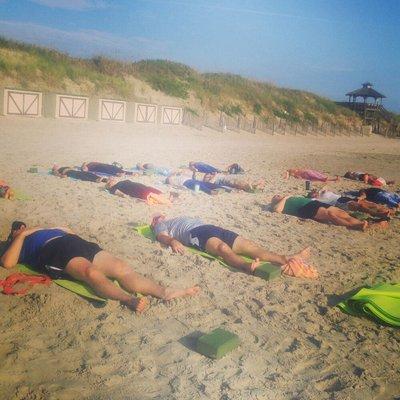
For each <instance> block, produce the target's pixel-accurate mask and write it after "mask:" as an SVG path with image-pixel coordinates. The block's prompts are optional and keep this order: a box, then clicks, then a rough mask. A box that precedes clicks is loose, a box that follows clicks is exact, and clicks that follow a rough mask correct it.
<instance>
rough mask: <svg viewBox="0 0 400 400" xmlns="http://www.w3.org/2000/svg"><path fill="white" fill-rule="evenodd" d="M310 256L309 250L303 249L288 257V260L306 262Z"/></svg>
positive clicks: (307, 248)
mask: <svg viewBox="0 0 400 400" xmlns="http://www.w3.org/2000/svg"><path fill="white" fill-rule="evenodd" d="M310 256H311V248H310V247H309V246H308V247H305V248H304V249H303V250H301V251H299V252H298V253H296V254H293V255H292V256H289V258H294V259H295V260H307V259H308V258H310Z"/></svg>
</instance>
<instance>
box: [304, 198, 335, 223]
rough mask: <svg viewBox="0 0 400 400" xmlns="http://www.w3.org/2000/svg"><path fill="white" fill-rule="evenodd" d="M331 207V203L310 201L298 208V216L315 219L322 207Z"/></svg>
mask: <svg viewBox="0 0 400 400" xmlns="http://www.w3.org/2000/svg"><path fill="white" fill-rule="evenodd" d="M321 207H322V208H329V207H332V206H331V205H330V204H326V203H322V202H321V201H318V200H313V201H310V202H309V203H308V204H306V205H305V206H303V207H301V208H299V210H298V212H297V213H298V217H299V218H304V219H313V218H314V217H315V215H316V214H317V212H318V210H319V209H320V208H321Z"/></svg>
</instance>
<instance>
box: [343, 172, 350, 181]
mask: <svg viewBox="0 0 400 400" xmlns="http://www.w3.org/2000/svg"><path fill="white" fill-rule="evenodd" d="M344 177H345V178H347V179H350V178H351V172H350V171H347V172H346V173H345V174H344Z"/></svg>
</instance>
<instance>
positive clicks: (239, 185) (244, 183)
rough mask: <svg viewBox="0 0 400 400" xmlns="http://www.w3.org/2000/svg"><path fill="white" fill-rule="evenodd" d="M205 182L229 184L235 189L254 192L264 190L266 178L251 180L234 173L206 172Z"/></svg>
mask: <svg viewBox="0 0 400 400" xmlns="http://www.w3.org/2000/svg"><path fill="white" fill-rule="evenodd" d="M203 181H204V182H212V183H215V184H217V185H221V186H228V187H231V188H234V189H239V190H244V191H245V192H253V191H255V190H262V189H264V187H265V180H264V179H259V180H257V181H256V180H251V179H249V178H248V179H243V178H239V177H238V176H237V175H232V174H220V173H218V174H215V175H210V174H206V175H204V178H203Z"/></svg>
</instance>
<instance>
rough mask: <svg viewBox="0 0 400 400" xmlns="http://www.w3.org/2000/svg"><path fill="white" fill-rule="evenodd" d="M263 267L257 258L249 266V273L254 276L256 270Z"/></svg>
mask: <svg viewBox="0 0 400 400" xmlns="http://www.w3.org/2000/svg"><path fill="white" fill-rule="evenodd" d="M260 265H261V261H260V259H259V258H256V259H255V260H254V261H252V263H251V264H250V265H248V266H247V268H248V272H249V273H250V274H254V271H255V269H256V268H258V267H259V266H260Z"/></svg>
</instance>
